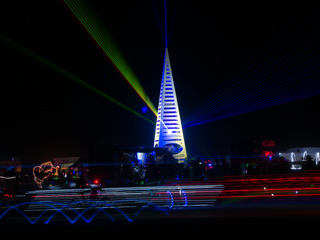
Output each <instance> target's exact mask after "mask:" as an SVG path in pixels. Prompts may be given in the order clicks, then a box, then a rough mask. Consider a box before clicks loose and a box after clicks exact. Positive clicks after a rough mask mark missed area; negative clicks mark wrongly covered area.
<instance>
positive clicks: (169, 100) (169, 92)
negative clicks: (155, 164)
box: [153, 48, 187, 160]
mask: <svg viewBox="0 0 320 240" xmlns="http://www.w3.org/2000/svg"><path fill="white" fill-rule="evenodd" d="M153 145H154V147H160V148H167V149H168V151H169V152H171V153H172V154H173V156H174V158H175V159H178V160H184V159H186V158H187V151H186V145H185V143H184V137H183V131H182V126H181V119H180V113H179V107H178V100H177V95H176V90H175V87H174V82H173V76H172V71H171V65H170V59H169V52H168V48H166V53H165V57H164V64H163V72H162V80H161V89H160V97H159V107H158V117H157V124H156V132H155V137H154V144H153Z"/></svg>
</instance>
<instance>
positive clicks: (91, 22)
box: [64, 0, 157, 116]
mask: <svg viewBox="0 0 320 240" xmlns="http://www.w3.org/2000/svg"><path fill="white" fill-rule="evenodd" d="M64 2H65V4H66V5H67V6H68V8H69V9H70V10H71V12H72V13H73V14H74V15H75V17H76V18H77V19H78V20H79V22H80V23H81V24H82V26H83V27H84V28H85V29H86V30H87V32H88V33H89V34H90V36H91V37H92V38H93V40H94V41H95V42H96V43H97V45H98V46H99V47H100V49H101V50H102V51H103V52H104V53H105V54H106V56H107V57H108V58H109V59H110V60H111V62H112V63H113V64H114V65H115V67H116V68H117V69H118V70H119V72H120V73H121V74H122V76H123V77H124V78H125V79H126V80H127V82H128V83H129V84H130V85H131V86H132V87H133V89H134V90H135V91H136V93H137V94H138V95H139V96H140V97H141V99H142V100H143V101H144V102H145V103H146V104H147V105H148V107H149V108H150V109H151V111H152V112H153V113H154V114H155V115H156V116H157V110H156V109H155V107H154V105H153V103H152V102H151V100H150V98H149V97H148V95H147V94H146V92H145V91H144V89H143V87H142V85H141V84H140V82H139V80H138V78H137V77H136V75H135V74H134V72H133V71H132V69H131V67H130V65H129V64H128V62H127V61H126V59H125V57H124V56H123V54H122V53H121V51H120V49H119V48H118V47H117V45H116V43H115V42H114V40H113V38H112V37H111V35H110V33H109V32H108V30H107V28H106V27H105V25H104V24H103V23H102V21H100V20H99V19H98V16H97V14H96V13H94V12H93V10H92V8H90V6H89V5H88V4H86V2H85V1H83V0H77V1H75V0H64Z"/></svg>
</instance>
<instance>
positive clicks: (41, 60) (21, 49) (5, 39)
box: [0, 33, 155, 124]
mask: <svg viewBox="0 0 320 240" xmlns="http://www.w3.org/2000/svg"><path fill="white" fill-rule="evenodd" d="M0 41H2V42H3V43H5V44H6V45H7V46H10V47H11V48H13V49H15V50H18V51H19V52H21V53H23V54H25V55H27V56H29V57H31V58H33V59H34V60H36V61H37V62H39V63H41V64H43V65H45V66H46V67H48V68H50V69H52V70H54V71H56V72H58V73H59V74H61V75H63V76H64V77H66V78H67V79H70V80H72V81H73V82H75V83H77V84H79V85H80V86H82V87H84V88H86V89H88V90H90V91H91V92H94V93H95V94H97V95H99V96H100V97H103V98H105V99H107V100H108V101H110V102H112V103H114V104H116V105H118V106H120V107H122V108H124V109H126V110H128V111H129V112H131V113H134V114H136V115H137V116H139V117H141V118H143V119H144V120H146V121H148V122H150V123H152V124H155V122H153V121H151V120H150V119H148V118H146V117H145V116H143V115H141V114H139V113H137V112H136V111H134V110H132V109H131V108H129V107H127V106H126V105H124V104H122V103H121V102H119V101H117V100H115V99H114V98H112V97H110V96H109V95H107V94H105V93H103V92H102V91H100V90H98V89H97V88H95V87H93V86H91V85H90V84H88V83H86V82H84V81H82V80H81V79H79V78H77V77H75V76H74V75H72V74H71V73H69V72H67V71H66V70H64V69H62V68H60V67H58V66H57V65H55V64H53V63H51V62H50V61H48V60H47V59H45V58H43V57H41V56H40V55H38V54H36V53H34V52H33V51H31V50H29V49H27V48H26V47H23V46H22V45H20V44H19V43H17V42H15V41H13V40H11V39H10V38H8V37H6V36H4V35H3V34H1V33H0Z"/></svg>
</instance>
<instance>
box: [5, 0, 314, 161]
mask: <svg viewBox="0 0 320 240" xmlns="http://www.w3.org/2000/svg"><path fill="white" fill-rule="evenodd" d="M102 2H104V3H102ZM92 6H93V8H94V9H95V11H96V12H97V14H99V15H100V16H101V19H102V20H103V22H104V24H105V25H106V26H107V28H108V29H109V31H110V33H111V35H112V36H113V38H114V39H115V41H116V42H117V44H118V46H119V48H120V49H121V51H122V52H123V54H124V55H125V57H126V59H127V61H128V62H129V64H130V66H131V67H132V69H133V71H134V72H135V74H136V75H137V77H138V79H139V80H140V82H141V84H142V86H143V87H144V89H145V90H146V92H147V94H148V95H149V97H150V98H151V100H152V102H153V103H154V105H155V106H156V107H157V104H158V97H159V88H160V83H161V74H162V64H163V57H164V50H165V45H164V42H163V38H162V35H161V30H160V27H159V25H158V22H161V24H162V27H163V26H164V17H163V11H164V10H163V1H121V0H119V1H99V3H97V1H96V2H94V3H92ZM319 10H320V8H319V4H317V3H316V1H310V2H308V1H278V0H277V1H236V0H233V1H232V0H229V1H212V3H210V4H208V1H182V0H181V1H171V0H168V1H167V19H168V39H169V44H168V48H169V53H170V59H171V65H172V70H173V77H174V81H175V85H176V91H177V96H178V101H179V108H180V114H181V118H182V122H184V119H187V118H188V117H190V114H191V112H192V110H193V109H194V108H195V107H196V106H198V105H199V104H201V102H202V100H203V99H204V98H205V97H206V96H208V95H209V94H210V93H211V92H212V91H213V90H214V89H216V88H218V87H221V86H224V85H226V84H227V83H228V81H230V80H228V79H230V76H232V75H233V74H236V73H237V71H240V72H241V71H244V70H245V69H246V68H247V67H248V66H250V64H253V63H254V62H256V61H257V60H258V59H259V58H261V57H262V56H264V55H265V54H266V53H268V52H269V51H270V49H272V47H273V46H275V45H276V44H278V43H281V44H280V45H279V48H280V49H281V48H285V46H287V44H288V43H290V42H294V41H295V40H296V39H298V38H299V37H300V36H305V38H304V40H303V41H305V39H306V38H307V37H309V38H312V37H313V36H315V37H316V36H317V34H318V35H319V32H316V33H309V32H308V30H309V28H312V27H314V26H317V25H318V24H319V21H318V20H319V17H315V18H312V16H314V15H316V16H317V13H318V12H319ZM318 15H319V14H318ZM310 19H311V20H310ZM307 21H309V22H307ZM0 24H1V25H0V26H1V29H0V30H1V33H2V34H4V35H6V36H7V37H9V38H11V39H12V40H14V41H16V42H18V43H19V44H21V45H23V46H24V47H26V48H28V49H30V50H32V51H33V52H35V53H37V54H39V55H40V56H42V57H43V58H45V59H47V60H49V61H50V62H52V63H54V64H56V65H58V66H59V67H61V68H62V69H64V70H66V71H68V72H70V73H71V74H73V75H75V76H76V77H78V78H80V79H81V80H83V81H85V82H87V83H89V84H91V85H92V86H94V87H96V88H98V89H99V90H101V91H103V92H104V93H106V94H108V95H110V96H111V97H113V98H114V99H116V100H118V101H120V102H122V103H123V104H125V105H127V106H128V107H130V108H131V109H133V110H135V111H137V112H139V113H141V114H143V115H145V116H146V117H148V118H150V119H152V120H153V121H155V120H156V117H155V116H154V115H153V114H152V113H151V111H150V110H149V111H148V112H146V113H142V111H141V109H142V107H143V106H145V104H144V103H143V102H142V100H141V99H140V98H139V97H138V96H137V94H136V93H135V92H134V91H133V89H132V88H131V87H130V86H129V84H128V83H127V82H126V80H125V79H124V78H123V77H122V76H121V75H120V73H119V72H118V71H117V70H116V69H115V67H114V66H113V64H112V63H111V62H110V61H109V60H108V59H107V58H106V56H105V55H104V54H103V53H102V52H101V50H100V49H99V48H98V47H97V45H96V44H95V43H94V41H93V40H92V39H91V38H90V37H89V36H88V34H87V33H86V32H85V31H84V30H83V28H82V27H81V26H80V24H79V23H78V22H77V20H76V19H75V18H74V17H73V16H72V15H71V14H70V12H69V11H68V10H67V7H66V5H65V4H64V3H63V1H56V2H55V1H22V0H12V1H1V6H0ZM162 31H163V29H162ZM312 34H314V35H312ZM297 44H301V43H297ZM297 46H299V45H293V47H292V48H289V49H288V50H287V51H293V50H294V49H295V48H297ZM307 47H308V46H306V48H307ZM0 50H1V52H0V55H1V59H2V60H1V62H2V64H1V72H0V74H1V90H0V93H1V96H0V99H1V119H0V123H1V125H0V130H1V138H0V139H1V140H0V157H1V158H2V159H3V158H6V157H13V156H20V157H22V158H24V159H28V161H42V160H52V158H53V157H61V156H80V155H83V156H85V155H87V149H88V145H90V144H94V143H118V144H120V146H123V147H133V146H141V145H145V144H150V145H152V143H153V138H154V125H153V124H151V123H149V122H147V121H145V120H143V119H142V118H140V117H138V116H136V115H134V114H132V113H130V112H129V111H127V110H125V109H123V108H121V107H119V106H117V105H115V104H113V103H111V102H109V101H107V100H106V99H104V98H102V97H100V96H98V95H96V94H94V93H92V92H90V91H88V90H87V89H85V88H83V87H81V86H79V85H77V84H76V83H74V82H72V81H70V80H69V79H67V78H66V77H64V76H63V75H61V74H59V73H57V72H55V71H53V70H52V69H49V68H48V67H46V66H44V65H43V64H41V63H39V62H37V61H35V60H34V59H32V58H31V57H30V56H28V55H25V54H23V53H21V52H19V51H16V50H15V49H12V48H10V47H8V46H7V45H5V44H3V42H1V49H0ZM247 60H248V65H243V63H244V62H246V61H247ZM239 69H240V70H239ZM284 91H285V90H284ZM319 107H320V98H319V97H317V96H314V97H311V98H306V99H303V100H299V101H295V102H291V103H286V104H282V105H279V106H275V107H271V108H267V109H263V110H259V111H254V112H251V113H246V114H242V115H239V116H235V117H231V118H227V119H222V120H218V121H214V122H211V123H207V124H203V125H199V126H195V127H189V128H186V129H185V130H184V134H185V141H186V147H187V151H188V153H189V154H198V155H207V156H212V155H214V154H224V153H226V152H227V151H228V146H229V144H230V142H232V141H241V140H256V139H257V140H262V139H273V140H275V141H276V142H277V145H278V148H279V149H280V150H283V149H285V148H288V147H291V146H320V140H319V137H318V136H319V135H320V127H319V123H318V115H319V114H318V112H319Z"/></svg>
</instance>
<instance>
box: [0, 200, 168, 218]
mask: <svg viewBox="0 0 320 240" xmlns="http://www.w3.org/2000/svg"><path fill="white" fill-rule="evenodd" d="M171 197H172V195H171ZM132 201H134V202H138V203H140V205H141V204H145V205H146V206H142V207H141V208H140V209H139V210H138V211H137V213H136V214H135V215H136V216H138V215H139V214H140V213H141V212H142V211H143V210H144V209H146V208H148V209H150V208H149V206H153V210H155V211H161V212H164V213H165V214H166V215H168V212H167V211H166V210H165V209H164V208H162V207H159V206H158V205H157V204H154V203H152V202H149V201H144V200H137V199H126V200H118V201H114V202H112V203H107V202H104V203H103V204H102V205H100V204H99V207H98V208H94V209H93V207H96V206H97V205H90V206H87V207H86V208H85V209H83V210H81V211H78V210H77V209H75V208H73V207H71V206H70V205H67V204H63V203H58V202H44V201H42V202H22V203H18V204H15V205H10V204H4V203H1V204H0V205H2V206H4V207H8V208H7V209H6V210H5V211H4V212H3V213H1V215H0V220H1V219H3V218H4V217H5V216H6V215H7V214H8V213H9V212H10V211H17V212H18V213H20V214H21V215H22V216H23V217H24V218H25V219H26V220H27V221H28V222H29V223H30V224H35V223H37V222H39V219H41V218H42V217H43V218H45V217H44V214H45V213H47V212H49V211H53V212H52V214H51V215H50V216H49V217H48V218H47V219H46V221H45V222H44V224H48V223H50V222H51V220H52V218H53V217H54V216H56V214H58V213H59V214H61V215H62V216H63V217H64V218H65V219H66V220H68V221H69V223H71V224H74V223H76V222H77V221H78V220H79V219H82V220H83V221H84V222H85V223H91V222H92V220H93V219H94V218H95V217H96V215H97V214H98V213H100V212H101V213H103V214H104V215H106V216H107V217H108V218H109V219H110V220H111V221H112V222H113V221H115V219H114V218H113V217H112V216H111V215H110V214H109V213H108V212H107V211H106V210H105V209H106V208H107V209H108V208H112V209H115V210H116V211H118V212H119V213H120V214H121V215H122V216H123V217H124V218H125V219H126V220H127V221H128V222H132V221H133V219H131V218H130V217H129V216H128V215H127V214H126V213H124V212H123V211H122V210H121V209H119V208H118V207H116V206H114V205H116V204H119V203H125V202H132ZM29 204H33V205H38V206H44V207H47V209H44V210H43V211H41V213H40V214H39V215H38V216H37V217H36V218H35V219H34V220H32V219H31V218H30V217H29V216H28V215H27V214H26V213H25V212H24V211H22V210H21V209H19V207H21V206H23V205H27V206H28V205H29ZM172 206H173V199H172ZM89 210H94V212H93V214H92V215H91V216H90V217H85V216H84V214H85V213H87V212H88V211H89ZM70 211H72V212H73V213H76V214H77V216H76V217H75V218H73V219H72V218H71V217H70V216H69V215H68V214H67V212H70Z"/></svg>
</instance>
